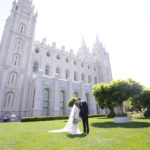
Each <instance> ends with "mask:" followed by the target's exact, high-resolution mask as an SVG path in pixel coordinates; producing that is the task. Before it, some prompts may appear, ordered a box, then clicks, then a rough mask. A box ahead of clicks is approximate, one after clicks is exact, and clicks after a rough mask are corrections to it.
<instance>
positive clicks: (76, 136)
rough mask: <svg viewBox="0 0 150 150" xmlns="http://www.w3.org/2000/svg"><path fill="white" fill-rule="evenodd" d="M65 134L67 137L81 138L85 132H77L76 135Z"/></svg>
mask: <svg viewBox="0 0 150 150" xmlns="http://www.w3.org/2000/svg"><path fill="white" fill-rule="evenodd" d="M67 136H68V137H69V138H71V139H73V138H79V137H80V138H82V137H85V136H87V134H77V135H72V134H67Z"/></svg>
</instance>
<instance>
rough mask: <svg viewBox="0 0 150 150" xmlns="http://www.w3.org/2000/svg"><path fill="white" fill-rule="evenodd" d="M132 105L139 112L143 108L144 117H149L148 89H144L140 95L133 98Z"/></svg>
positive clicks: (149, 98) (149, 99)
mask: <svg viewBox="0 0 150 150" xmlns="http://www.w3.org/2000/svg"><path fill="white" fill-rule="evenodd" d="M132 105H133V106H134V107H135V108H136V109H137V110H140V111H141V109H142V108H145V109H146V112H145V113H144V115H145V117H150V88H145V89H144V90H143V91H142V92H141V93H140V94H138V95H136V96H135V97H134V98H133V101H132Z"/></svg>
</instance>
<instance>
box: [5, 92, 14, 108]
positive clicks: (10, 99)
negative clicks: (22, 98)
mask: <svg viewBox="0 0 150 150" xmlns="http://www.w3.org/2000/svg"><path fill="white" fill-rule="evenodd" d="M13 99H14V95H13V93H7V95H6V99H5V104H4V107H5V109H11V108H12V107H13Z"/></svg>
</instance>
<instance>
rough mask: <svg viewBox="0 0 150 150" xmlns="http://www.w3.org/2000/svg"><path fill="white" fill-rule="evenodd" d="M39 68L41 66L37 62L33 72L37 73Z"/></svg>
mask: <svg viewBox="0 0 150 150" xmlns="http://www.w3.org/2000/svg"><path fill="white" fill-rule="evenodd" d="M38 68H39V64H38V63H37V62H34V64H33V72H37V71H38Z"/></svg>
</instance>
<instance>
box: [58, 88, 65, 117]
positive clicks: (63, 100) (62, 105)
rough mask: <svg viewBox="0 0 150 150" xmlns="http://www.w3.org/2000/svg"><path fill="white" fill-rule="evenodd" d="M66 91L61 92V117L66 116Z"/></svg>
mask: <svg viewBox="0 0 150 150" xmlns="http://www.w3.org/2000/svg"><path fill="white" fill-rule="evenodd" d="M64 102H65V91H63V90H62V91H61V92H60V114H59V115H60V116H63V115H64Z"/></svg>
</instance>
